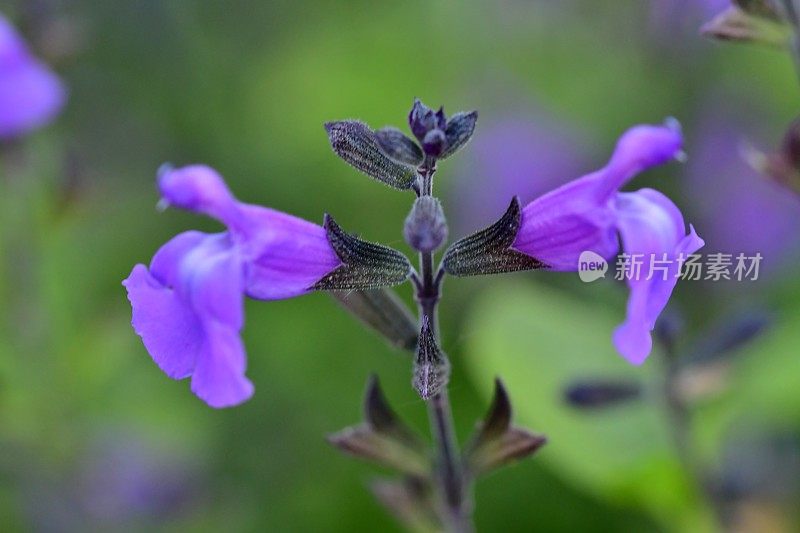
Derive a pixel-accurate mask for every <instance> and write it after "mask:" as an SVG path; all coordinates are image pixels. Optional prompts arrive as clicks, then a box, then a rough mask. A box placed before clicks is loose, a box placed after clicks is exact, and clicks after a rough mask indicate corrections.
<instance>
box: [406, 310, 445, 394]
mask: <svg viewBox="0 0 800 533" xmlns="http://www.w3.org/2000/svg"><path fill="white" fill-rule="evenodd" d="M449 380H450V362H449V361H448V360H447V355H445V353H444V352H443V351H442V350H441V348H439V345H438V344H437V342H436V337H435V336H434V334H433V330H432V329H431V327H430V324H429V322H428V317H425V319H424V322H423V324H422V331H420V334H419V342H418V344H417V357H416V359H415V361H414V379H413V380H412V384H413V385H414V388H415V389H416V390H417V392H418V393H419V395H420V397H421V398H422V399H423V400H429V399H431V398H433V397H434V396H436V395H437V394H439V393H440V392H441V391H442V390H443V389H444V388H445V387H447V382H448V381H449Z"/></svg>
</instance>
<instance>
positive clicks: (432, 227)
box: [403, 196, 447, 252]
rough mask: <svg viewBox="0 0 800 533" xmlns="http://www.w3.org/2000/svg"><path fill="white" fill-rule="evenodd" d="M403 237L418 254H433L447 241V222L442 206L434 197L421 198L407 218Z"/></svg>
mask: <svg viewBox="0 0 800 533" xmlns="http://www.w3.org/2000/svg"><path fill="white" fill-rule="evenodd" d="M403 236H404V237H405V238H406V242H407V243H408V244H409V246H411V247H412V248H413V249H414V250H417V251H418V252H433V251H435V250H437V249H438V248H439V247H440V246H441V245H442V243H444V241H445V240H447V220H446V219H445V216H444V211H443V210H442V204H440V203H439V200H437V199H436V198H433V197H432V196H421V197H419V198H417V200H416V201H415V202H414V207H412V208H411V212H410V213H409V214H408V217H406V223H405V227H403Z"/></svg>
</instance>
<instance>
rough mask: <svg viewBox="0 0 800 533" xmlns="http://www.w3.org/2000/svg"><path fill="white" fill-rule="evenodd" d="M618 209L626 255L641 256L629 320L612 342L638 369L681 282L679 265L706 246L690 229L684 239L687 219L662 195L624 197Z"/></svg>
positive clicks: (633, 282) (631, 282)
mask: <svg viewBox="0 0 800 533" xmlns="http://www.w3.org/2000/svg"><path fill="white" fill-rule="evenodd" d="M616 209H617V212H618V214H619V220H618V227H619V231H620V234H621V236H622V243H623V244H622V245H623V249H624V251H625V252H626V253H627V254H631V255H633V254H642V255H641V257H640V259H641V270H640V271H639V275H638V276H636V275H634V276H632V277H631V278H630V279H628V286H629V288H630V296H629V298H628V305H627V317H626V319H625V321H624V322H623V323H622V324H621V325H620V326H619V327H617V329H616V330H615V331H614V335H613V340H614V345H615V346H616V348H617V350H619V352H620V353H621V354H622V355H623V356H624V357H625V358H626V359H627V360H628V361H629V362H631V363H633V364H635V365H639V364H641V363H643V362H644V361H645V359H646V358H647V356H648V355H649V354H650V351H651V350H652V346H653V341H652V338H651V335H650V332H651V331H652V330H653V328H654V327H655V322H656V319H657V318H658V315H659V314H661V311H663V309H664V307H665V306H666V305H667V301H668V300H669V297H670V295H671V294H672V291H673V289H674V288H675V285H676V284H677V282H678V276H679V274H680V264H679V262H678V259H679V258H680V257H681V254H683V257H685V255H688V254H692V253H694V252H695V251H697V250H698V249H700V248H701V247H702V246H703V244H704V242H703V240H702V239H701V238H700V237H698V236H697V234H696V233H695V231H694V228H693V227H691V226H690V231H689V234H688V235H685V225H684V220H683V215H682V214H681V212H680V211H679V210H678V208H677V207H676V206H675V204H674V203H672V201H671V200H670V199H669V198H667V197H666V196H664V195H663V194H661V193H660V192H658V191H655V190H652V189H642V190H640V191H636V192H633V193H620V194H619V195H618V197H617V201H616ZM654 259H655V261H659V263H654ZM661 261H664V262H663V263H661ZM651 267H653V269H652V270H651ZM661 268H663V271H662V270H661ZM651 272H652V275H651ZM647 278H650V279H647Z"/></svg>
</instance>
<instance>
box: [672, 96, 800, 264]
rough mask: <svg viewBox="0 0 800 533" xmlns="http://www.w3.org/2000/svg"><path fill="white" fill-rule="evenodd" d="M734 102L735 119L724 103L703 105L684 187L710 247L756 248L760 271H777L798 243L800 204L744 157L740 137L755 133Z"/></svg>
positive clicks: (750, 251)
mask: <svg viewBox="0 0 800 533" xmlns="http://www.w3.org/2000/svg"><path fill="white" fill-rule="evenodd" d="M715 100H717V101H729V100H730V99H715ZM734 107H735V108H736V109H737V110H739V111H738V113H737V117H738V118H733V115H731V113H730V112H728V111H727V110H728V109H729V108H728V106H726V107H725V108H720V107H719V106H717V107H715V106H713V105H707V106H704V107H703V109H705V110H706V111H705V114H704V116H702V117H701V119H700V121H699V124H698V126H697V127H696V128H695V129H696V131H697V134H696V140H695V142H694V145H693V146H694V147H693V149H692V155H691V157H690V158H689V161H688V162H687V164H686V167H685V168H686V173H685V179H684V181H683V187H684V189H685V191H686V193H687V194H686V196H687V198H689V199H691V200H692V201H693V205H692V206H691V208H692V210H693V212H695V213H696V218H697V220H698V223H699V224H702V227H703V235H704V237H706V240H707V242H708V246H709V248H710V249H712V250H714V251H719V252H723V253H730V254H739V253H745V254H746V255H748V256H753V255H755V254H756V253H760V254H761V255H762V257H763V258H764V259H763V263H762V272H763V273H767V274H770V273H775V272H776V270H779V267H780V266H781V265H782V264H786V263H787V260H788V259H789V258H791V257H793V256H794V255H795V254H796V253H797V251H798V249H799V248H800V246H798V241H797V235H798V234H799V233H800V204H798V202H797V198H796V197H795V196H793V195H792V194H790V193H789V192H788V191H786V190H785V189H783V188H782V187H781V186H779V185H778V184H776V183H774V182H772V181H771V180H769V179H767V178H765V177H764V176H761V175H759V174H758V173H757V172H756V171H755V170H753V168H752V167H751V166H750V165H748V164H747V162H746V161H745V160H744V159H743V158H742V156H741V147H742V142H743V141H744V140H745V139H747V138H748V136H749V135H753V132H752V129H753V127H752V124H753V123H752V121H748V120H747V117H748V116H749V113H748V112H743V111H742V106H739V105H735V106H734ZM730 109H733V107H730Z"/></svg>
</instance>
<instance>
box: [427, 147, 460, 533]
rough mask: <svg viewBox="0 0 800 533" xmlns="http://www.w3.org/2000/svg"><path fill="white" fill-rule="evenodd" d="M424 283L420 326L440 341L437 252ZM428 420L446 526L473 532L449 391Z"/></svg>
mask: <svg viewBox="0 0 800 533" xmlns="http://www.w3.org/2000/svg"><path fill="white" fill-rule="evenodd" d="M434 172H436V166H435V162H431V161H429V160H426V161H425V163H424V164H423V166H422V167H421V168H420V177H421V178H422V184H421V185H422V186H421V187H420V194H421V195H422V196H430V195H431V194H432V189H433V186H432V182H433V174H434ZM419 268H420V278H421V280H420V283H419V284H417V286H416V299H417V303H418V304H419V314H420V317H419V318H420V324H422V323H423V322H424V321H426V320H427V322H428V324H429V326H430V328H431V330H432V331H433V334H434V336H436V337H437V338H438V335H439V327H438V326H439V324H438V311H437V308H438V304H439V299H440V298H441V280H442V276H441V275H440V274H439V273H434V267H433V252H420V254H419ZM427 403H428V417H429V418H430V424H431V431H432V433H433V440H434V445H435V447H436V463H435V464H436V466H435V472H434V477H435V482H436V484H437V488H438V491H439V493H440V495H441V497H442V502H443V505H444V511H445V515H446V516H445V526H446V527H447V529H448V531H452V532H454V533H468V532H470V531H472V530H473V527H472V520H471V516H470V514H471V513H470V508H471V504H470V502H469V501H468V496H467V480H466V476H465V475H464V469H463V466H462V462H461V456H460V453H459V450H458V442H457V439H456V434H455V429H454V425H453V413H452V410H451V408H450V400H449V398H448V395H447V389H444V390H442V391H441V392H440V393H438V394H436V395H435V396H433V397H432V398H431V399H430V400H428V402H427Z"/></svg>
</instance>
